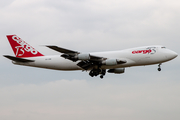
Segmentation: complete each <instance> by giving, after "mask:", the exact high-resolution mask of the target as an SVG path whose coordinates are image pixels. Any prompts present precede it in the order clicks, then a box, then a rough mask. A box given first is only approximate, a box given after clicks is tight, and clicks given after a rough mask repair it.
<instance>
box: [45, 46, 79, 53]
mask: <svg viewBox="0 0 180 120" xmlns="http://www.w3.org/2000/svg"><path fill="white" fill-rule="evenodd" d="M46 47H48V48H50V49H53V50H55V51H57V52H60V53H66V54H78V53H79V52H77V51H73V50H69V49H65V48H62V47H58V46H54V45H47V46H46Z"/></svg>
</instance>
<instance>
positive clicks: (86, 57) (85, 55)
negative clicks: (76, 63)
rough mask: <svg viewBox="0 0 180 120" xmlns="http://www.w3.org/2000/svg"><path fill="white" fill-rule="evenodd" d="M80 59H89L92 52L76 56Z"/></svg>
mask: <svg viewBox="0 0 180 120" xmlns="http://www.w3.org/2000/svg"><path fill="white" fill-rule="evenodd" d="M75 58H76V59H78V60H89V59H90V54H87V53H84V54H78V55H77V56H76V57H75Z"/></svg>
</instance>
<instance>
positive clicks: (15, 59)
mask: <svg viewBox="0 0 180 120" xmlns="http://www.w3.org/2000/svg"><path fill="white" fill-rule="evenodd" d="M4 57H6V58H8V59H10V60H13V61H15V62H34V60H28V59H24V58H18V57H13V56H9V55H4Z"/></svg>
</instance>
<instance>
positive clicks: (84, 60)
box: [46, 45, 126, 70]
mask: <svg viewBox="0 0 180 120" xmlns="http://www.w3.org/2000/svg"><path fill="white" fill-rule="evenodd" d="M46 47H48V48H50V49H53V50H55V51H57V52H60V53H64V54H62V55H61V57H63V58H65V59H69V60H71V61H73V62H76V61H78V60H80V62H78V63H77V65H78V66H79V67H81V68H82V69H84V70H88V69H91V68H93V67H94V66H97V67H100V66H101V65H102V64H103V61H105V60H107V58H104V57H100V56H95V55H91V54H82V53H80V52H78V51H73V50H69V49H65V48H61V47H58V46H49V45H48V46H46ZM118 62H119V63H118V64H123V63H126V61H123V60H122V61H118Z"/></svg>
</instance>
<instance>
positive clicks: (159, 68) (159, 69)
mask: <svg viewBox="0 0 180 120" xmlns="http://www.w3.org/2000/svg"><path fill="white" fill-rule="evenodd" d="M158 71H161V63H160V64H159V65H158Z"/></svg>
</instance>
